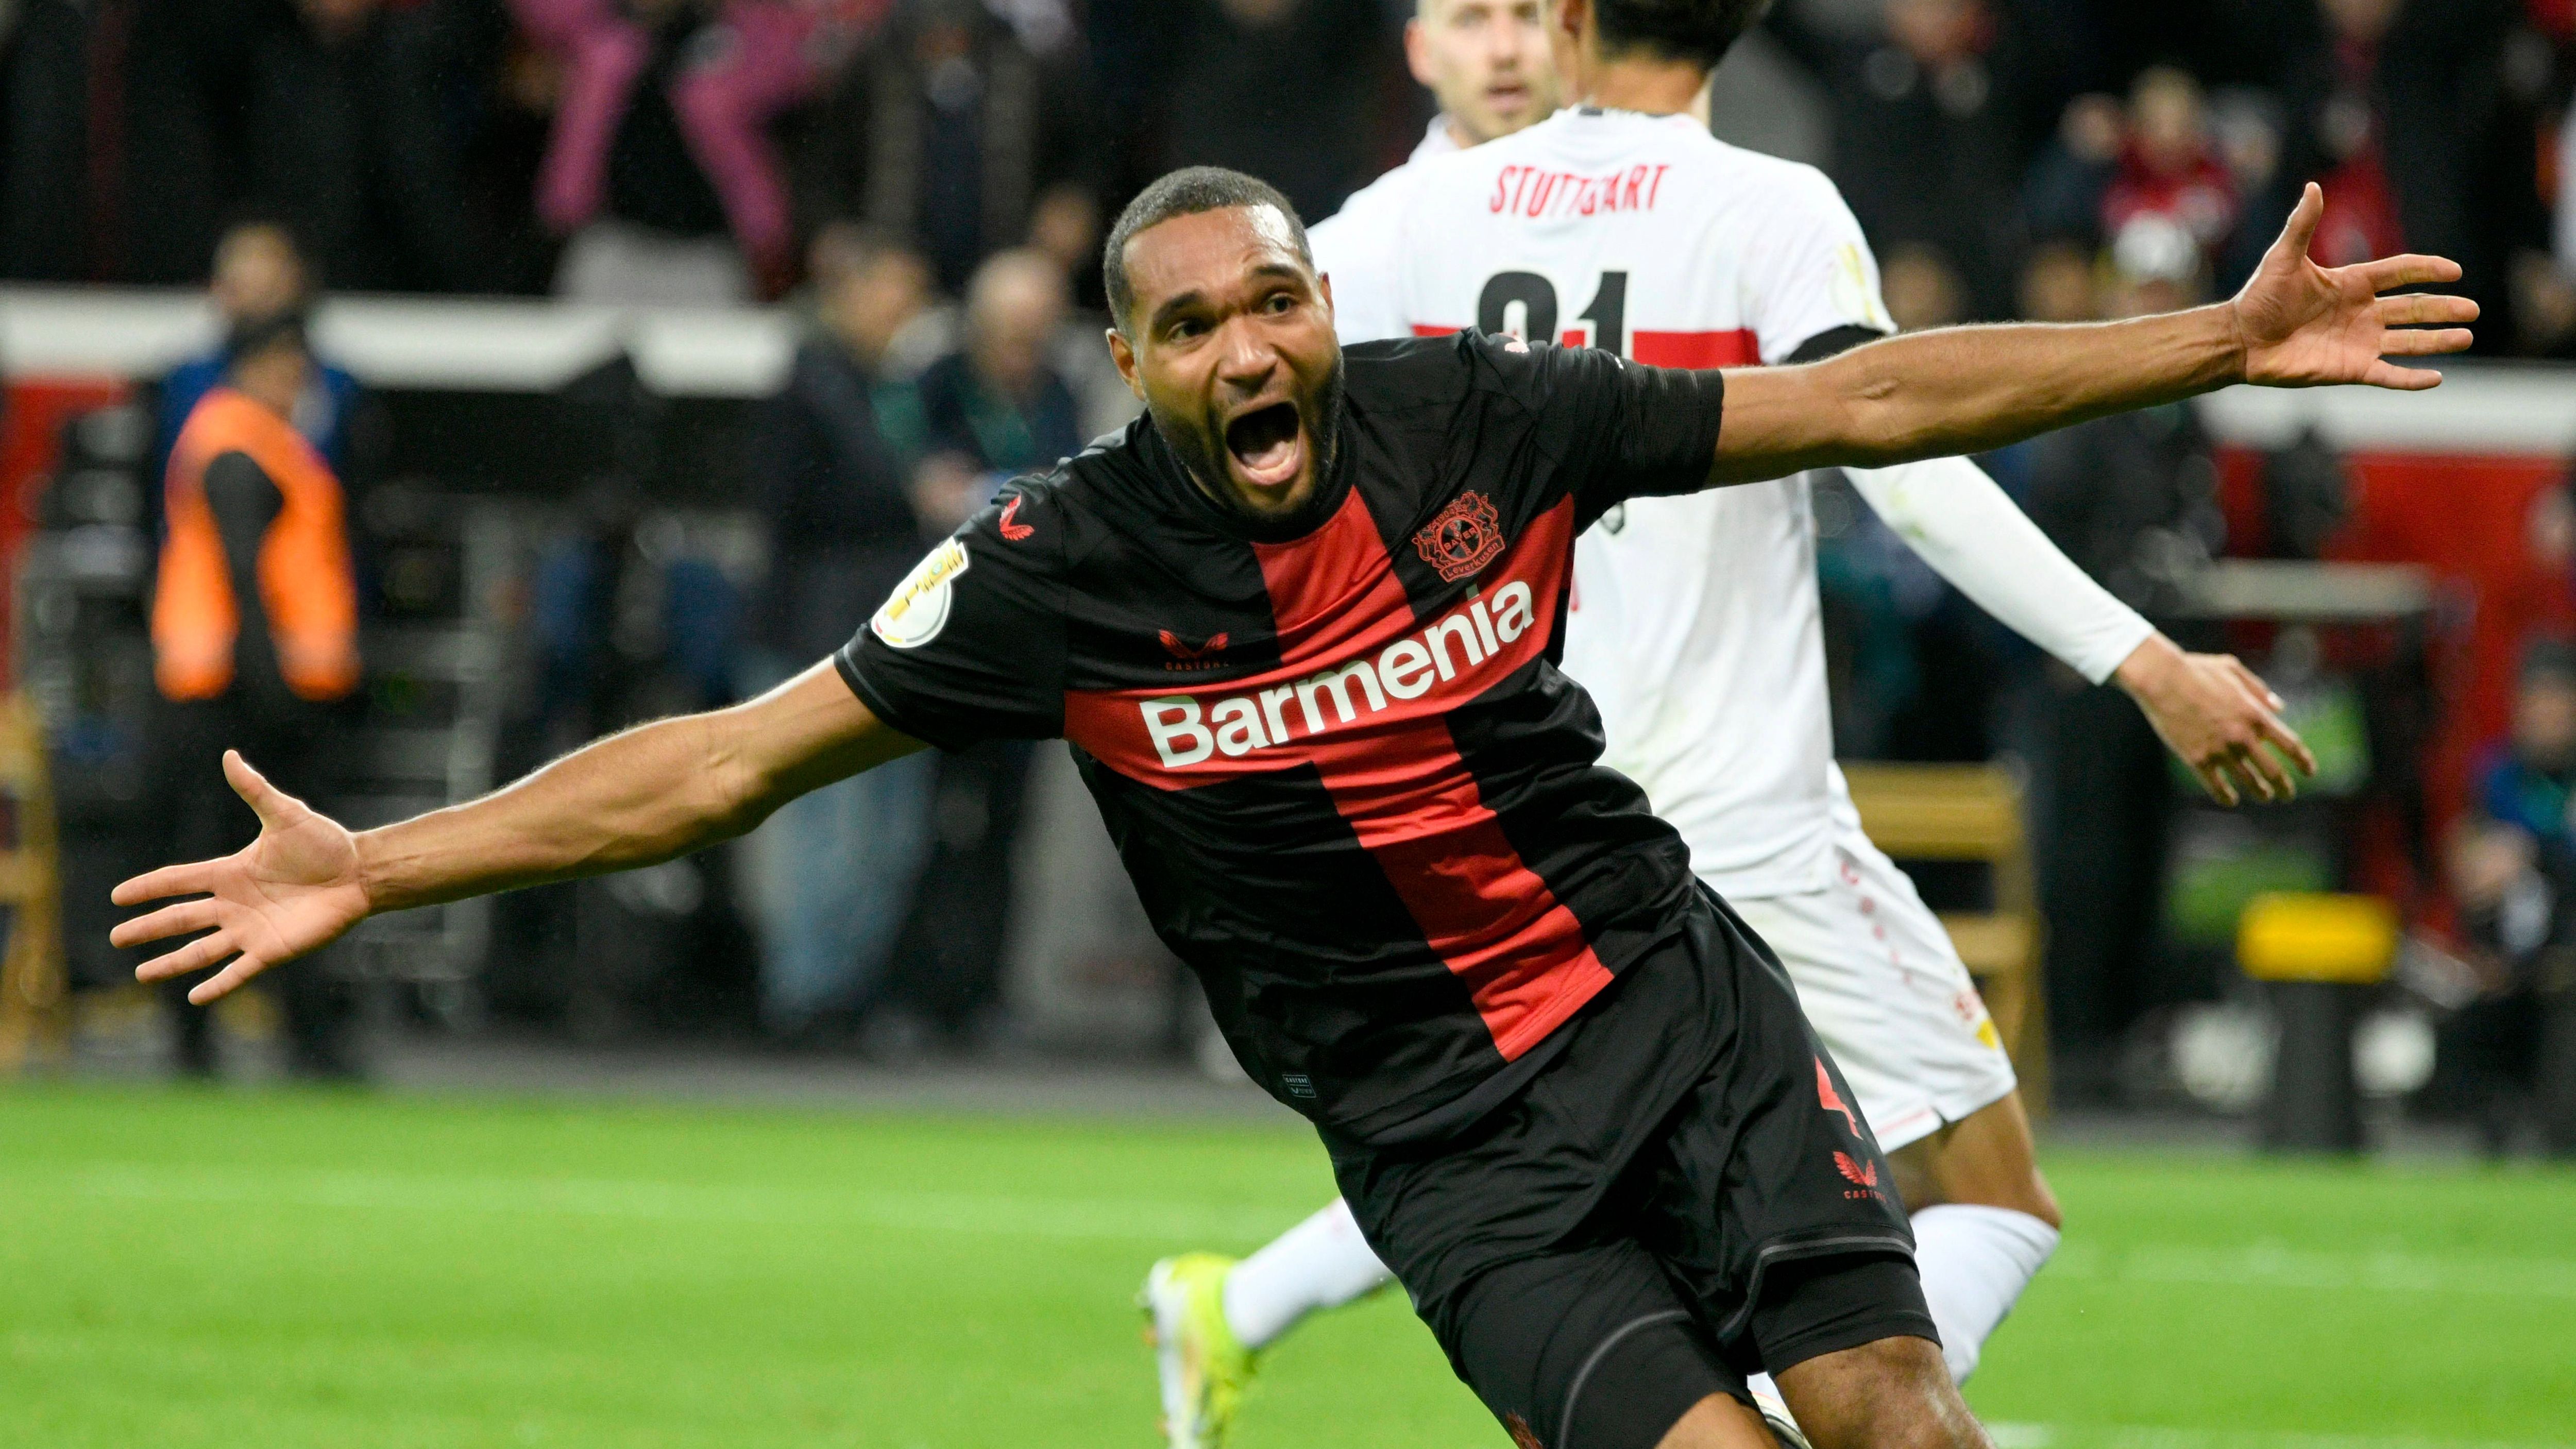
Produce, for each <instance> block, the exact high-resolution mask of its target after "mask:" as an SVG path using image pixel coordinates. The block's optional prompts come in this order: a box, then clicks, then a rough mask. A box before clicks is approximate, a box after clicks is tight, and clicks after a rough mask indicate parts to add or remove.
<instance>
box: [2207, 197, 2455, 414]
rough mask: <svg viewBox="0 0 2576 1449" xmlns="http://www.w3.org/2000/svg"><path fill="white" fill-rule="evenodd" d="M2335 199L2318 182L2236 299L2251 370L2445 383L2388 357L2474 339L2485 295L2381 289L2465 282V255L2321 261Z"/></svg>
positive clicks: (2405, 384)
mask: <svg viewBox="0 0 2576 1449" xmlns="http://www.w3.org/2000/svg"><path fill="white" fill-rule="evenodd" d="M2325 209H2326V194H2325V192H2324V191H2323V190H2321V189H2319V188H2318V187H2317V185H2316V183H2314V182H2310V183H2309V184H2308V189H2307V191H2306V193H2305V194H2303V195H2301V196H2300V198H2299V205H2298V208H2297V209H2296V210H2294V211H2292V212H2291V213H2290V224H2289V226H2288V227H2287V228H2285V229H2284V230H2283V231H2282V233H2281V236H2280V239H2279V240H2277V241H2275V242H2273V243H2272V249H2271V250H2270V251H2268V252H2265V253H2264V254H2263V265H2262V266H2260V267H2258V268H2256V269H2255V272H2254V275H2253V276H2252V277H2251V278H2249V279H2248V280H2247V281H2246V283H2245V289H2244V290H2243V291H2241V292H2238V293H2237V294H2236V300H2235V301H2233V302H2231V303H2229V304H2228V305H2229V307H2230V308H2231V309H2233V311H2234V312H2235V314H2236V327H2237V335H2238V336H2239V337H2240V338H2241V339H2242V340H2243V343H2244V347H2245V380H2246V381H2247V382H2251V383H2257V384H2260V385H2261V386H2264V387H2323V386H2326V385H2328V384H2331V383H2339V382H2360V383H2368V384H2369V385H2371V386H2373V387H2390V388H2399V389H2402V390H2405V391H2408V392H2420V391H2422V390H2423V389H2425V388H2429V387H2439V386H2441V385H2442V375H2441V374H2440V373H2438V372H2434V371H2432V370H2431V369H2429V368H2420V367H2399V366H2397V365H2396V364H2394V363H2391V362H2389V361H2387V359H2388V358H2391V357H2432V356H2438V355H2440V354H2442V353H2446V352H2459V351H2462V350H2464V349H2466V348H2467V347H2468V345H2469V329H2468V327H2467V325H2466V324H2468V323H2470V322H2474V321H2476V320H2477V317H2478V304H2477V303H2475V302H2472V301H2470V300H2469V299H2468V298H2466V297H2445V296H2436V295H2428V294H2424V293H2410V294H2408V295H2405V296H2398V297H2383V296H2381V295H2379V294H2380V293H2382V292H2386V291H2389V290H2391V289H2393V288H2397V287H2416V286H2424V285H2427V284H2443V283H2450V282H2456V281H2458V280H2459V279H2460V264H2459V263H2457V262H2454V261H2451V260H2450V259H2448V258H2446V257H2425V256H2399V257H2382V258H2380V259H2379V260H2378V261H2375V262H2363V263H2361V264H2359V265H2357V266H2350V267H2321V266H2318V265H2317V264H2316V263H2315V262H2314V261H2312V260H2310V259H2309V257H2308V247H2309V244H2310V243H2311V242H2313V241H2314V240H2315V239H2316V234H2317V222H2318V220H2319V219H2320V218H2322V217H2323V216H2324V215H2325Z"/></svg>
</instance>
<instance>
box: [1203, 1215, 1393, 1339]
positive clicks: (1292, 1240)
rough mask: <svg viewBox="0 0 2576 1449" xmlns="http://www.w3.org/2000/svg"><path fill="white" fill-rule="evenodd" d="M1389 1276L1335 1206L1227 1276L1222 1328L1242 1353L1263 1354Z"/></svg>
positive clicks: (1347, 1217) (1382, 1284)
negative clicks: (1302, 1322)
mask: <svg viewBox="0 0 2576 1449" xmlns="http://www.w3.org/2000/svg"><path fill="white" fill-rule="evenodd" d="M1394 1276H1395V1275H1394V1274H1392V1273H1390V1272H1388V1271H1387V1270H1386V1265H1385V1264H1384V1263H1381V1262H1379V1261H1378V1260H1377V1254H1375V1253H1373V1252H1371V1251H1369V1245H1368V1240H1367V1239H1366V1238H1363V1237H1361V1236H1360V1225H1359V1224H1358V1223H1357V1222H1354V1221H1352V1219H1351V1209H1350V1204H1348V1203H1345V1202H1343V1201H1342V1200H1341V1199H1340V1198H1335V1199H1333V1205H1332V1206H1331V1207H1328V1208H1326V1209H1324V1210H1323V1211H1322V1212H1319V1213H1317V1214H1315V1215H1314V1216H1313V1217H1311V1218H1308V1219H1306V1220H1305V1221H1304V1222H1302V1223H1299V1224H1298V1225H1297V1226H1295V1227H1293V1228H1290V1229H1289V1230H1288V1231H1286V1232H1284V1233H1281V1234H1280V1235H1279V1236H1278V1237H1277V1238H1275V1239H1273V1240H1272V1241H1271V1242H1270V1244H1269V1246H1267V1247H1265V1248H1263V1249H1262V1250H1261V1251H1259V1252H1257V1253H1255V1254H1253V1255H1252V1256H1251V1257H1249V1258H1246V1259H1244V1260H1243V1261H1242V1262H1240V1263H1237V1264H1236V1265H1235V1267H1234V1271H1233V1272H1231V1273H1228V1274H1227V1275H1226V1276H1225V1325H1226V1327H1228V1328H1231V1329H1233V1330H1234V1336H1235V1337H1236V1338H1237V1339H1240V1340H1241V1341H1242V1343H1243V1346H1244V1347H1245V1348H1256V1349H1257V1348H1261V1347H1263V1346H1264V1345H1266V1344H1268V1343H1269V1342H1270V1341H1271V1340H1272V1339H1274V1338H1277V1337H1278V1336H1279V1335H1281V1334H1283V1333H1286V1332H1287V1331H1288V1330H1289V1329H1291V1328H1294V1327H1296V1325H1297V1320H1299V1319H1301V1318H1303V1317H1305V1316H1306V1315H1307V1314H1309V1313H1312V1312H1314V1311H1315V1310H1316V1309H1319V1308H1339V1307H1341V1306H1342V1305H1343V1304H1345V1303H1349V1302H1351V1301H1353V1300H1355V1299H1359V1298H1364V1297H1366V1296H1368V1295H1369V1294H1371V1293H1374V1292H1376V1291H1377V1290H1378V1289H1380V1288H1383V1287H1385V1286H1386V1284H1387V1282H1388V1280H1390V1279H1392V1278H1393V1277H1394Z"/></svg>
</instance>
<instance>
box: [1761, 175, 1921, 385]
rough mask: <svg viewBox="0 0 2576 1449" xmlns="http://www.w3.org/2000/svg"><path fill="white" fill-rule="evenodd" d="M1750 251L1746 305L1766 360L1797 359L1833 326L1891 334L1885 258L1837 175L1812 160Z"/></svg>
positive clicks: (1785, 188) (1781, 196) (1791, 178)
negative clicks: (1881, 277)
mask: <svg viewBox="0 0 2576 1449" xmlns="http://www.w3.org/2000/svg"><path fill="white" fill-rule="evenodd" d="M1788 173H1789V174H1788V178H1787V180H1786V182H1785V184H1783V185H1782V186H1780V187H1779V188H1778V203H1777V204H1776V205H1772V206H1769V207H1767V208H1766V210H1765V211H1764V214H1763V220H1762V222H1761V224H1760V226H1759V229H1758V230H1756V231H1755V232H1754V234H1753V235H1752V236H1751V237H1749V238H1747V240H1746V243H1745V250H1744V268H1743V271H1742V273H1741V276H1742V278H1743V287H1744V298H1743V308H1744V317H1745V320H1746V321H1748V322H1749V323H1751V324H1752V327H1753V332H1754V336H1755V338H1756V339H1757V340H1758V341H1759V343H1760V345H1761V348H1762V360H1763V361H1764V362H1767V363H1773V364H1777V363H1782V362H1787V361H1790V360H1792V359H1793V358H1794V357H1796V356H1797V355H1798V353H1799V350H1800V349H1801V348H1804V347H1805V346H1806V345H1807V344H1808V343H1809V342H1811V341H1813V340H1814V339H1816V338H1819V337H1822V336H1825V335H1826V334H1828V333H1833V332H1868V333H1880V334H1883V333H1888V332H1893V331H1895V330H1896V327H1895V324H1894V323H1893V322H1891V321H1889V320H1888V316H1887V304H1886V303H1885V302H1884V301H1882V300H1881V299H1880V297H1879V294H1878V259H1877V258H1876V257H1875V256H1873V255H1871V254H1870V250H1869V240H1868V238H1866V237H1864V236H1863V235H1861V229H1860V222H1859V220H1858V219H1857V218H1855V217H1854V216H1853V215H1852V212H1851V208H1850V207H1849V206H1847V205H1845V204H1844V202H1843V197H1842V193H1841V192H1839V191H1836V190H1835V189H1834V184H1833V182H1831V181H1829V180H1827V179H1825V176H1824V174H1823V173H1822V172H1819V171H1817V170H1815V169H1814V168H1813V167H1808V166H1796V167H1790V168H1788Z"/></svg>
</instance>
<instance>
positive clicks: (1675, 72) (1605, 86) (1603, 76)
mask: <svg viewBox="0 0 2576 1449" xmlns="http://www.w3.org/2000/svg"><path fill="white" fill-rule="evenodd" d="M1585 80H1587V81H1588V82H1589V84H1588V85H1586V86H1585V87H1584V93H1583V103H1584V104H1585V105H1588V106H1603V107H1606V108H1608V109H1610V110H1614V111H1639V112H1642V113H1644V114H1646V115H1649V116H1691V117H1694V118H1696V119H1697V120H1698V121H1699V122H1700V124H1702V125H1706V124H1708V72H1707V71H1706V70H1704V69H1702V68H1701V67H1699V66H1696V65H1692V64H1690V63H1689V62H1688V61H1673V60H1656V59H1649V58H1647V57H1643V56H1622V57H1620V58H1618V59H1616V60H1605V61H1601V62H1599V63H1598V66H1597V68H1596V69H1594V70H1593V71H1592V73H1591V74H1590V75H1588V76H1586V77H1585Z"/></svg>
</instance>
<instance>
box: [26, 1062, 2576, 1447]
mask: <svg viewBox="0 0 2576 1449" xmlns="http://www.w3.org/2000/svg"><path fill="white" fill-rule="evenodd" d="M2050 1170H2051V1172H2052V1174H2053V1175H2054V1177H2055V1179H2056V1181H2057V1184H2058V1187H2059V1189H2060V1191H2061V1193H2062V1194H2063V1196H2064V1198H2065V1200H2066V1204H2067V1209H2068V1212H2069V1215H2070V1221H2071V1227H2070V1232H2069V1235H2068V1238H2067V1243H2066V1247H2065V1249H2064V1251H2063V1252H2062V1253H2061V1254H2060V1256H2059V1259H2058V1261H2057V1263H2056V1264H2055V1265H2053V1266H2052V1267H2051V1268H2050V1270H2049V1272H2048V1273H2047V1274H2046V1275H2045V1276H2044V1277H2043V1278H2042V1279H2041V1280H2040V1282H2039V1284H2038V1285H2037V1286H2036V1287H2035V1288H2034V1289H2033V1290H2032V1291H2031V1293H2030V1295H2029V1297H2028V1298H2027V1299H2026V1300H2025V1301H2024V1303H2023V1305H2022V1308H2021V1311H2020V1312H2019V1313H2018V1314H2017V1315H2016V1316H2015V1317H2014V1319H2013V1320H2012V1322H2011V1323H2009V1324H2008V1325H2007V1326H2006V1327H2005V1329H2004V1331H2003V1332H2002V1333H2001V1334H2000V1335H1999V1336H1998V1337H1997V1338H1996V1340H1995V1342H1994V1343H1993V1344H1992V1345H1991V1346H1990V1348H1989V1352H1988V1357H1987V1367H1986V1369H1985V1371H1984V1372H1983V1373H1982V1374H1981V1375H1980V1376H1979V1378H1978V1380H1977V1382H1976V1383H1975V1385H1974V1386H1973V1390H1972V1392H1971V1394H1970V1398H1971V1399H1972V1401H1973V1402H1974V1403H1975V1404H1976V1406H1977V1408H1978V1410H1979V1411H1980V1412H1981V1413H1982V1414H1984V1415H1985V1416H1986V1417H1987V1418H1988V1419H1989V1420H1990V1421H1992V1422H1993V1423H1995V1424H1996V1425H1997V1426H1998V1437H1999V1439H2000V1440H2001V1441H2002V1442H2003V1444H2004V1445H2005V1449H2042V1446H2046V1449H2089V1446H2097V1445H2099V1446H2120V1449H2428V1446H2442V1445H2470V1444H2475V1445H2483V1446H2500V1445H2514V1446H2551V1449H2576V1175H2570V1174H2567V1173H2564V1172H2547V1171H2541V1170H2536V1169H2522V1170H2484V1169H2474V1168H2467V1167H2461V1168H2453V1169H2428V1168H2413V1169H2391V1168H2369V1167H2335V1166H2270V1165H2260V1164H2254V1163H2248V1162H2242V1161H2236V1160H2231V1159H2223V1158H2192V1157H2180V1156H2174V1157H2160V1156H2145V1155H2130V1154H2110V1153H2099V1152H2090V1153H2081V1154H2078V1153H2060V1154H2053V1155H2052V1156H2051V1158H2050ZM1329 1191H1330V1187H1329V1185H1328V1181H1327V1178H1326V1174H1325V1170H1324V1164H1323V1161H1322V1157H1321V1154H1320V1152H1319V1151H1318V1149H1317V1148H1316V1147H1315V1146H1314V1145H1313V1143H1312V1142H1311V1140H1309V1139H1307V1138H1305V1137H1303V1136H1302V1135H1301V1134H1300V1133H1299V1132H1297V1131H1295V1130H1294V1129H1292V1128H1280V1129H1277V1130H1269V1129H1264V1128H1261V1127H1258V1126H1231V1127H1230V1126H1208V1125H1143V1124H1133V1123H1100V1122H1094V1121H1072V1120H1065V1121H1050V1120H1019V1121H991V1120H973V1119H952V1118H937V1117H921V1116H904V1117H894V1116H866V1115H846V1114H827V1113H819V1112H790V1111H767V1110H751V1109H680V1108H667V1107H635V1106H595V1105H565V1104H561V1103H550V1104H523V1103H502V1102H486V1101H479V1100H456V1099H439V1098H430V1099H423V1098H409V1099H405V1098H375V1097H364V1096H336V1095H327V1094H324V1095H311V1094H302V1093H292V1092H274V1093H256V1092H255V1093H241V1094H232V1095H209V1094H198V1093H188V1092H181V1093H157V1092H145V1091H127V1090H104V1089H72V1088H41V1089H14V1090H0V1444H6V1445H11V1446H28V1449H86V1446H103V1449H104V1446H114V1449H133V1446H151V1449H188V1446H200V1445H203V1446H217V1445H220V1446H225V1449H236V1446H262V1449H293V1446H330V1449H407V1446H450V1445H454V1446H468V1445H471V1446H500V1445H541V1446H618V1449H638V1446H643V1449H649V1446H663V1445H671V1446H678V1445H689V1446H711V1449H760V1446H790V1445H793V1446H798V1449H828V1446H862V1445H863V1446H870V1449H879V1446H882V1449H910V1446H941V1449H945V1446H997V1449H998V1446H1013V1449H1017V1446H1089V1445H1103V1446H1115V1445H1126V1446H1140V1449H1142V1446H1150V1445H1152V1444H1153V1443H1154V1442H1155V1441H1154V1437H1153V1391H1152V1387H1151V1377H1150V1364H1149V1361H1148V1357H1147V1354H1146V1352H1145V1350H1144V1348H1143V1347H1142V1346H1141V1345H1140V1343H1139V1341H1138V1320H1137V1318H1136V1316H1135V1314H1134V1311H1133V1310H1132V1309H1131V1308H1130V1307H1129V1302H1128V1298H1129V1294H1130V1293H1131V1292H1132V1291H1133V1289H1134V1287H1135V1285H1136V1280H1137V1279H1138V1277H1139V1276H1140V1275H1141V1273H1142V1271H1143V1269H1144V1267H1145V1265H1146V1263H1147V1262H1148V1261H1150V1260H1151V1259H1152V1258H1153V1257H1155V1256H1156V1255H1157V1254H1158V1253H1160V1252H1163V1251H1167V1250H1170V1249H1174V1248H1179V1247H1185V1246H1190V1245H1207V1246H1213V1247H1219V1248H1226V1249H1232V1250H1237V1251H1240V1250H1242V1249H1246V1248H1249V1247H1251V1246H1253V1245H1254V1244H1256V1243H1258V1242H1260V1241H1261V1240H1262V1239H1263V1238H1264V1237H1266V1236H1267V1235H1268V1234H1269V1233H1271V1232H1273V1231H1275V1230H1277V1229H1279V1228H1281V1227H1284V1226H1286V1225H1287V1224H1289V1223H1291V1222H1293V1221H1295V1220H1296V1219H1297V1218H1298V1217H1299V1216H1301V1215H1302V1214H1303V1213H1305V1212H1306V1211H1308V1210H1309V1209H1311V1208H1313V1207H1314V1206H1316V1205H1318V1204H1320V1203H1321V1202H1322V1201H1323V1200H1324V1198H1325V1196H1326V1195H1327V1194H1328V1193H1329ZM1502 1442H1503V1440H1502V1436H1501V1435H1500V1434H1499V1432H1498V1431H1496V1430H1495V1428H1494V1427H1493V1425H1492V1423H1491V1421H1490V1420H1488V1419H1486V1418H1485V1417H1484V1415H1483V1414H1482V1412H1481V1411H1480V1410H1479V1409H1478V1408H1477V1406H1476V1405H1475V1403H1474V1401H1473V1400H1472V1399H1470V1398H1469V1397H1468V1395H1467V1394H1466V1392H1465V1391H1464V1390H1463V1389H1461V1388H1460V1387H1459V1386H1458V1384H1457V1383H1456V1382H1455V1381H1454V1380H1453V1379H1451V1377H1450V1376H1449V1373H1448V1371H1447V1368H1446V1366H1445V1365H1444V1364H1443V1363H1442V1361H1441V1358H1440V1355H1439V1354H1438V1352H1437V1351H1436V1350H1435V1349H1434V1348H1433V1347H1432V1345H1431V1343H1430V1341H1429V1338H1428V1336H1427V1335H1426V1334H1425V1333H1424V1332H1423V1331H1422V1330H1421V1328H1420V1327H1419V1326H1418V1325H1416V1324H1415V1322H1414V1321H1413V1319H1412V1317H1411V1315H1410V1314H1409V1312H1408V1311H1407V1309H1406V1307H1405V1305H1404V1304H1403V1302H1402V1301H1401V1298H1400V1297H1398V1296H1394V1295H1385V1296H1381V1297H1380V1298H1379V1299H1377V1300H1374V1301H1372V1302H1370V1303H1368V1304H1365V1305H1363V1306H1361V1307H1359V1308H1357V1309H1354V1310H1352V1311H1350V1312H1347V1313H1344V1314H1342V1315H1339V1316H1338V1317H1335V1318H1330V1319H1325V1320H1322V1321H1319V1322H1317V1323H1315V1324H1313V1325H1312V1326H1310V1327H1309V1329H1308V1330H1307V1331H1306V1332H1305V1333H1304V1334H1303V1335H1302V1336H1300V1337H1297V1338H1295V1339H1293V1340H1291V1341H1290V1342H1288V1343H1287V1344H1285V1345H1284V1346H1283V1347H1282V1348H1281V1349H1280V1351H1278V1352H1277V1353H1276V1354H1275V1355H1274V1356H1273V1358H1272V1361H1271V1363H1270V1364H1269V1365H1268V1368H1267V1372H1266V1373H1265V1376H1264V1378H1263V1381H1262V1384H1261V1386H1260V1388H1259V1390H1258V1393H1257V1397H1256V1398H1255V1399H1254V1401H1253V1403H1252V1406H1251V1416H1250V1422H1249V1424H1248V1426H1247V1430H1246V1432H1245V1434H1244V1435H1243V1439H1242V1444H1243V1449H1289V1446H1322V1445H1333V1446H1353V1449H1363V1446H1380V1445H1384V1446H1397V1445H1403V1446H1429V1449H1450V1446H1458V1449H1465V1446H1478V1445H1484V1446H1493V1445H1499V1444H1500V1443H1502Z"/></svg>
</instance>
